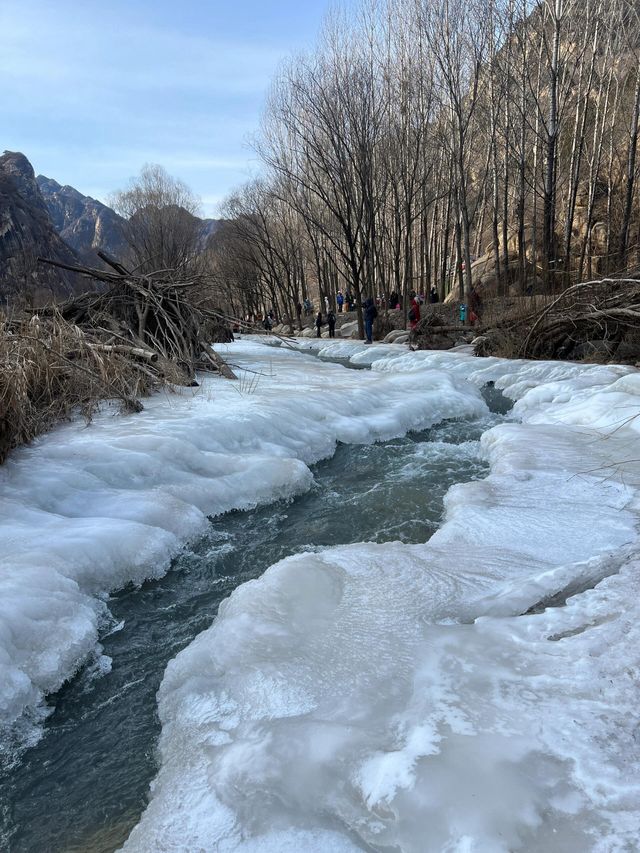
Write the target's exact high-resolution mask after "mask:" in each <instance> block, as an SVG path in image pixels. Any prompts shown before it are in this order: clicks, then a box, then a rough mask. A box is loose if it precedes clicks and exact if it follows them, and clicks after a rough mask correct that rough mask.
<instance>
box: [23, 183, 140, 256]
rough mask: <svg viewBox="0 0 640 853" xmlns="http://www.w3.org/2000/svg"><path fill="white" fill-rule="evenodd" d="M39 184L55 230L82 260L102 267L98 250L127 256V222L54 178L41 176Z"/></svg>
mask: <svg viewBox="0 0 640 853" xmlns="http://www.w3.org/2000/svg"><path fill="white" fill-rule="evenodd" d="M36 181H37V183H38V187H39V189H40V192H41V193H42V196H43V198H44V201H45V203H46V205H47V208H48V210H49V215H50V216H51V219H52V220H53V224H54V225H55V228H56V230H57V231H58V233H59V234H60V236H61V237H62V239H63V240H64V241H65V242H66V243H68V244H69V246H71V248H72V249H73V250H74V251H75V252H76V253H77V254H78V255H79V257H80V258H82V260H83V261H85V262H86V263H87V264H88V265H90V266H101V263H100V262H99V261H98V258H97V256H96V252H97V251H98V250H99V249H101V250H102V251H105V252H107V253H108V254H109V255H113V256H114V257H115V258H123V257H124V256H125V254H126V250H127V244H126V242H125V239H124V236H123V225H124V224H125V220H124V219H123V218H122V217H121V216H118V214H117V213H116V212H115V211H114V210H112V209H111V208H110V207H107V205H106V204H102V202H100V201H97V200H96V199H94V198H91V196H87V195H82V193H80V192H78V190H76V189H74V188H73V187H69V186H61V185H60V184H59V183H58V182H57V181H54V180H53V178H47V177H45V176H44V175H38V177H37V178H36Z"/></svg>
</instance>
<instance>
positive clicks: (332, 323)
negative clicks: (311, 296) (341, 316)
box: [327, 311, 336, 338]
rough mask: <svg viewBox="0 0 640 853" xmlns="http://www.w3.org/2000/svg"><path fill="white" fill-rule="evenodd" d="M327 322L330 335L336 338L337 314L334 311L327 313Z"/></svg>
mask: <svg viewBox="0 0 640 853" xmlns="http://www.w3.org/2000/svg"><path fill="white" fill-rule="evenodd" d="M327 323H328V324H329V337H330V338H335V336H336V315H335V314H334V313H333V311H329V313H328V314H327Z"/></svg>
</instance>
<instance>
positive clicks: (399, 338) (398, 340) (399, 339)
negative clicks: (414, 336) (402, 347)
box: [387, 332, 409, 344]
mask: <svg viewBox="0 0 640 853" xmlns="http://www.w3.org/2000/svg"><path fill="white" fill-rule="evenodd" d="M387 337H389V336H388V335H387ZM408 342H409V332H403V334H401V335H396V336H395V338H394V339H393V340H392V341H389V343H392V344H406V343H408Z"/></svg>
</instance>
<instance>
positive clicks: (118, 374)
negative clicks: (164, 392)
mask: <svg viewBox="0 0 640 853" xmlns="http://www.w3.org/2000/svg"><path fill="white" fill-rule="evenodd" d="M101 257H102V258H103V260H104V261H105V262H106V263H107V264H109V266H110V267H111V270H112V271H111V270H109V271H107V270H97V269H91V268H88V267H73V268H72V269H73V271H74V272H78V273H80V274H82V275H86V276H88V277H90V278H93V279H95V280H98V281H100V282H101V283H102V285H103V289H102V290H101V291H100V292H93V293H85V294H82V295H80V296H77V297H74V298H72V299H69V300H68V301H67V302H64V303H62V304H58V305H50V306H48V307H45V308H42V309H39V310H38V311H31V312H30V314H21V315H19V316H11V317H6V318H4V319H3V318H2V317H0V461H2V459H3V458H4V456H5V455H6V453H7V452H8V451H9V450H10V449H11V448H12V447H15V446H17V445H19V444H23V443H25V442H28V441H30V440H31V439H32V438H33V437H34V436H36V435H38V434H39V433H41V432H43V431H44V430H46V429H48V428H49V427H51V426H52V424H54V423H55V422H56V421H59V420H61V419H63V418H66V417H68V416H69V415H70V414H71V413H72V412H73V411H77V410H80V411H81V412H83V413H84V414H85V415H86V416H87V417H89V416H90V415H91V412H92V411H93V410H94V408H95V406H96V405H97V404H98V403H99V402H100V401H101V400H106V399H113V400H117V401H119V402H120V403H121V404H122V406H123V407H124V408H125V409H129V410H140V409H141V408H142V405H141V403H140V397H143V396H145V395H147V394H149V393H150V392H151V391H153V390H155V389H157V388H159V387H160V386H162V385H193V384H196V383H195V371H196V370H207V371H211V372H215V373H218V374H220V375H222V376H224V377H226V378H229V379H235V378H236V377H235V374H234V373H233V371H232V370H231V368H230V367H229V366H228V365H227V364H226V363H225V362H224V361H223V360H222V359H221V358H220V356H219V355H217V353H215V352H214V351H213V350H212V349H211V347H210V346H209V345H210V343H212V342H215V341H229V340H233V334H232V332H231V329H230V327H229V325H228V323H226V322H225V321H224V320H223V319H221V318H220V316H219V315H217V314H216V313H215V312H212V311H206V310H204V309H202V308H201V307H198V305H197V304H196V303H197V300H196V299H195V298H192V296H194V295H195V294H196V293H197V292H198V290H199V285H200V282H199V281H197V280H196V279H189V280H184V279H182V280H179V279H177V278H175V277H174V276H173V275H172V273H171V272H170V271H167V270H165V271H162V272H158V273H153V274H151V275H135V274H133V273H131V272H130V271H129V270H127V269H125V267H123V266H122V265H121V264H119V263H118V262H117V261H114V260H113V259H111V258H108V257H107V256H106V255H101ZM48 263H51V262H48ZM56 265H59V264H57V263H56Z"/></svg>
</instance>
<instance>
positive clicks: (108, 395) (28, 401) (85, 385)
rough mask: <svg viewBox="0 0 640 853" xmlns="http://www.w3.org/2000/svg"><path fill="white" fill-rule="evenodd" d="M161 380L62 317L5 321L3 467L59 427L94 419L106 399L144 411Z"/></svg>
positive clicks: (1, 329)
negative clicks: (14, 453) (144, 400)
mask: <svg viewBox="0 0 640 853" xmlns="http://www.w3.org/2000/svg"><path fill="white" fill-rule="evenodd" d="M157 385H158V380H157V378H156V377H154V376H153V375H151V374H150V373H148V372H147V371H146V367H145V365H144V364H136V363H135V362H134V361H132V360H131V359H129V358H126V357H125V356H123V355H122V354H119V353H112V352H100V351H99V350H96V349H95V348H93V347H92V345H91V341H90V340H89V339H88V338H87V336H86V334H85V333H84V332H83V331H82V330H81V329H80V328H78V327H77V326H73V325H71V324H69V323H67V322H65V321H64V320H62V318H61V317H59V316H57V315H54V316H53V317H51V318H47V319H46V320H43V319H41V318H39V317H37V316H33V317H31V318H29V319H19V320H13V321H9V320H6V319H4V320H3V319H2V318H1V317H0V462H2V461H3V460H4V458H5V457H6V455H7V453H8V452H9V451H10V450H11V449H12V448H14V447H17V446H18V445H20V444H25V443H27V442H29V441H31V440H32V439H33V438H34V437H35V436H37V435H38V434H40V433H42V432H44V431H45V430H47V429H49V428H50V427H51V426H53V425H54V424H55V423H56V422H58V421H60V420H64V419H68V418H69V417H71V416H72V414H75V413H81V414H82V415H83V416H84V417H85V418H87V419H90V418H91V415H92V413H93V411H94V410H95V407H96V405H97V404H98V402H99V401H100V400H104V399H114V400H117V401H119V403H120V404H121V405H122V407H123V408H125V409H128V410H139V409H140V408H141V406H140V403H139V402H138V398H139V397H140V396H144V395H146V394H148V393H149V392H150V391H151V390H153V388H154V387H157Z"/></svg>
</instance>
